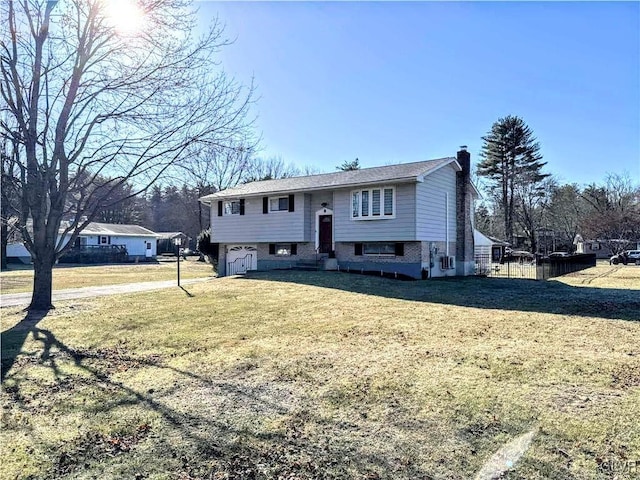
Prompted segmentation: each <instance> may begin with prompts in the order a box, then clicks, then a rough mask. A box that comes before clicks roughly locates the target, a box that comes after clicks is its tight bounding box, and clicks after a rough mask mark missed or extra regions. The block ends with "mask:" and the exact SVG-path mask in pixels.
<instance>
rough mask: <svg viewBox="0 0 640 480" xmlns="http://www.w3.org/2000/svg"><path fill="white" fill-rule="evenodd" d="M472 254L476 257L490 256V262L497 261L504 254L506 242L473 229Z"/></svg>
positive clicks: (507, 244)
mask: <svg viewBox="0 0 640 480" xmlns="http://www.w3.org/2000/svg"><path fill="white" fill-rule="evenodd" d="M473 243H474V252H473V253H474V255H475V257H476V258H481V257H485V258H490V259H491V261H492V262H499V261H500V260H501V259H502V256H503V255H504V250H505V248H506V247H507V246H509V243H508V242H505V241H502V240H498V239H497V238H493V237H489V236H487V235H485V234H483V233H482V232H480V231H479V230H476V229H474V230H473Z"/></svg>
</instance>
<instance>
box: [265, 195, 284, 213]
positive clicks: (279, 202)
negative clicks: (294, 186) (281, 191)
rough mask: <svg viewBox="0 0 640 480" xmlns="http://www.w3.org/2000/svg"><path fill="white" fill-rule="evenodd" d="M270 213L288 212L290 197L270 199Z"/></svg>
mask: <svg viewBox="0 0 640 480" xmlns="http://www.w3.org/2000/svg"><path fill="white" fill-rule="evenodd" d="M269 211H271V212H288V211H289V197H273V198H269Z"/></svg>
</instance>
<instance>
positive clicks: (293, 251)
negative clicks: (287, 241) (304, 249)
mask: <svg viewBox="0 0 640 480" xmlns="http://www.w3.org/2000/svg"><path fill="white" fill-rule="evenodd" d="M297 254H298V244H297V243H292V244H291V255H297Z"/></svg>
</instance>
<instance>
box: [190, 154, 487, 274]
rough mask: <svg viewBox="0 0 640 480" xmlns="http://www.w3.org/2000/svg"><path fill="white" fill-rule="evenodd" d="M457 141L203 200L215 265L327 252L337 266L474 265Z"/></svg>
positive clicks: (289, 260) (266, 265)
mask: <svg viewBox="0 0 640 480" xmlns="http://www.w3.org/2000/svg"><path fill="white" fill-rule="evenodd" d="M469 174H470V155H469V153H468V152H467V151H466V147H464V148H463V149H461V150H460V151H459V152H458V154H457V157H456V158H453V157H448V158H441V159H437V160H427V161H422V162H413V163H405V164H399V165H388V166H383V167H373V168H364V169H360V170H352V171H346V172H344V171H342V172H334V173H326V174H320V175H310V176H304V177H292V178H285V179H279V180H266V181H260V182H251V183H247V184H244V185H240V186H238V187H235V188H231V189H227V190H223V191H220V192H216V193H214V194H211V195H207V196H205V197H202V198H201V199H200V201H201V202H203V203H206V204H208V205H210V207H211V226H212V229H211V230H212V238H211V241H212V242H213V243H217V244H219V246H220V248H219V252H220V253H219V258H218V270H219V273H220V274H221V275H228V274H233V273H242V272H244V271H246V270H256V269H257V270H270V269H276V268H291V267H294V266H296V264H304V263H307V262H310V261H314V260H317V259H321V260H322V261H325V259H326V258H327V257H334V256H335V259H336V260H333V259H331V261H330V263H335V262H336V261H337V263H338V268H340V269H341V270H350V271H351V270H356V271H370V272H373V271H375V272H381V273H388V274H394V273H395V274H402V275H406V276H409V277H412V278H421V277H422V278H425V277H442V276H452V275H470V274H473V273H474V270H475V263H474V248H473V223H472V222H473V220H472V219H473V201H474V199H475V198H477V196H478V192H477V190H476V188H475V187H474V186H473V184H472V183H471V181H470V175H469Z"/></svg>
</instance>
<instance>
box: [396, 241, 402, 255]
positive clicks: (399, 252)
mask: <svg viewBox="0 0 640 480" xmlns="http://www.w3.org/2000/svg"><path fill="white" fill-rule="evenodd" d="M396 257H404V243H396Z"/></svg>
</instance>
